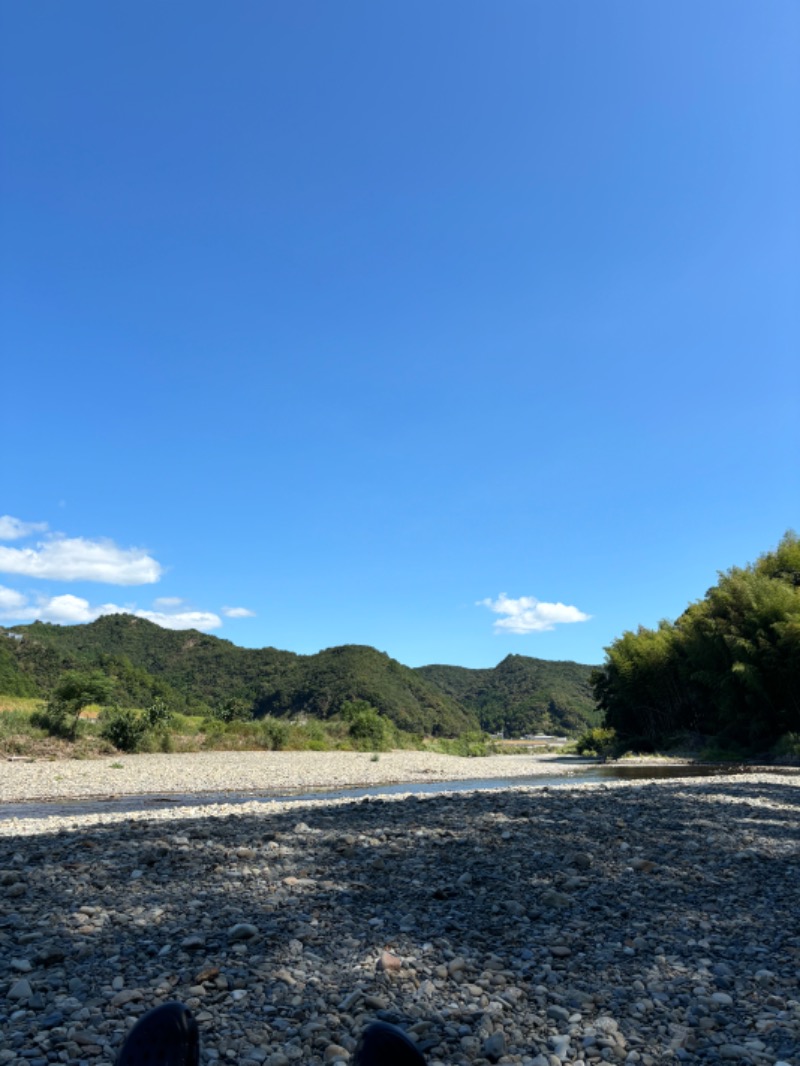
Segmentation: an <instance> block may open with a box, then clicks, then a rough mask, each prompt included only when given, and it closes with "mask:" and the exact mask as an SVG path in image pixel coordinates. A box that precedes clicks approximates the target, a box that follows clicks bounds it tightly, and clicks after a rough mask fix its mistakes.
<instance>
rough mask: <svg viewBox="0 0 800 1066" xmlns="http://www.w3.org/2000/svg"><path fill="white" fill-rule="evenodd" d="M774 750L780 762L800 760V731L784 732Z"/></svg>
mask: <svg viewBox="0 0 800 1066" xmlns="http://www.w3.org/2000/svg"><path fill="white" fill-rule="evenodd" d="M772 751H773V754H774V755H775V756H776V758H777V759H778V760H780V762H783V763H795V762H800V733H784V734H783V736H782V737H781V738H780V740H779V741H778V743H777V744H776V745H775V747H774V748H773V749H772Z"/></svg>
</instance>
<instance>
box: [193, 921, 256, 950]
mask: <svg viewBox="0 0 800 1066" xmlns="http://www.w3.org/2000/svg"><path fill="white" fill-rule="evenodd" d="M256 936H258V928H257V927H256V926H255V925H251V924H250V922H237V923H236V925H232V926H231V927H230V929H229V930H228V940H230V941H231V942H232V943H235V942H237V941H241V940H252V939H253V937H256ZM200 946H202V945H200Z"/></svg>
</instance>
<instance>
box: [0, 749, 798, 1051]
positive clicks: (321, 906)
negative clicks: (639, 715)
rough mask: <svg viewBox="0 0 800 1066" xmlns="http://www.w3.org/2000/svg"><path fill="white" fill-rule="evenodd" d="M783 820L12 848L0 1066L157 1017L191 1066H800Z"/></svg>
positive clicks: (107, 829)
mask: <svg viewBox="0 0 800 1066" xmlns="http://www.w3.org/2000/svg"><path fill="white" fill-rule="evenodd" d="M278 754H281V753H278ZM141 758H142V757H137V759H136V762H137V763H138V762H139V760H140V759H141ZM145 758H148V759H152V760H158V759H159V758H160V757H158V756H150V757H145ZM165 758H167V759H168V760H169V761H170V762H172V760H173V759H174V756H168V757H165ZM195 758H196V757H194V756H193V757H192V760H193V761H194V759H195ZM295 758H296V755H294V756H293V759H295ZM339 758H340V756H339V755H336V756H335V759H336V760H337V761H338V760H339ZM368 758H369V757H367V759H368ZM234 759H235V760H237V762H238V760H240V759H241V756H240V755H238V754H237V755H235V756H234ZM384 759H386V760H387V761H388V757H387V756H382V757H381V760H380V761H379V763H378V764H372V765H377V766H378V767H380V764H381V763H383V762H384ZM121 761H122V760H121ZM245 761H246V760H245ZM346 761H347V762H350V761H351V760H346ZM464 761H465V762H466V761H467V760H464ZM502 761H503V763H504V770H503V776H504V777H507V776H509V773H508V768H507V763H508V762H509V761H511V760H508V759H505V758H503V760H502ZM275 762H276V765H278V764H280V762H281V760H276V761H275ZM470 762H472V764H473V765H474V760H472V761H470ZM481 762H482V763H483V760H481ZM448 764H449V760H448ZM65 765H66V764H64V763H58V764H51V766H50V770H51V772H53V771H56V772H58V773H61V772H62V771H63V769H64V767H65ZM157 765H158V762H154V763H153V766H157ZM221 765H222V764H221V763H217V767H218V771H220V770H221ZM296 765H297V764H296ZM431 765H432V766H433V764H431ZM34 767H37V764H26V767H25V768H26V769H28V770H31V769H33V768H34ZM37 768H38V767H37ZM82 768H84V769H86V764H84V765H83V767H82ZM5 769H6V768H5V767H3V768H2V770H3V771H4V770H5ZM14 769H15V771H16V764H14ZM215 772H216V771H215ZM548 772H550V768H548ZM111 773H114V771H111ZM530 773H531V770H530V767H527V768H526V769H525V775H526V776H527V775H529V774H530ZM471 775H472V776H474V769H473V770H471ZM452 776H455V775H452ZM98 780H100V778H98ZM360 780H363V779H360ZM294 783H295V782H291V784H294ZM324 783H325V784H330V783H331V782H330V780H328V781H326V782H324ZM336 783H337V784H338V783H340V781H339V780H337V781H336ZM342 783H343V782H342ZM348 783H354V782H353V781H352V779H350V780H349V782H348ZM60 784H61V783H59V785H60ZM303 784H304V785H307V784H308V783H307V782H303ZM192 786H193V787H194V788H200V787H208V786H205V785H203V786H201V785H200V784H199V782H198V781H197V779H194V780H193V781H192ZM4 787H5V782H4ZM157 787H158V786H157V785H156V784H155V780H154V779H152V778H151V779H150V780H149V781H148V784H147V786H146V791H148V792H150V791H153V789H154V788H157ZM180 787H181V788H182V789H183V788H185V787H186V786H185V785H183V784H182V785H181V786H180ZM211 787H218V786H211ZM228 787H232V786H231V785H230V783H229V784H228ZM235 787H237V788H240V787H242V786H241V782H240V781H238V780H237V781H236V785H235ZM253 787H259V788H263V787H265V784H264V782H263V781H262V782H261V783H259V784H257V785H254V786H253ZM269 787H271V786H269ZM278 787H285V785H283V784H281V785H279V786H278ZM59 794H61V795H63V793H59ZM73 794H74V793H73ZM84 794H85V793H84ZM17 795H18V794H17ZM37 795H41V794H37ZM48 795H52V793H49V794H48ZM799 807H800V776H799V775H798V774H797V773H796V772H791V771H787V772H786V773H785V774H783V773H780V774H775V773H771V774H760V773H752V774H745V775H740V776H735V777H733V776H730V777H717V778H712V779H709V778H705V779H691V780H689V779H684V780H678V781H670V782H646V783H641V782H637V783H629V782H614V783H612V784H600V785H594V784H593V785H581V786H577V787H559V788H546V787H544V788H542V787H539V788H530V787H524V788H523V787H518V788H508V789H504V790H502V791H493V792H484V793H481V792H471V793H460V794H459V793H449V794H445V795H436V796H414V797H393V798H390V799H389V798H379V799H378V798H372V799H362V800H359V801H353V800H339V801H335V802H325V801H320V800H316V801H308V800H304V801H295V802H281V803H278V804H275V805H272V806H269V807H266V806H264V805H263V804H255V803H253V804H244V805H242V806H238V807H236V808H233V807H231V806H227V805H225V804H224V803H220V804H218V805H214V806H211V807H205V808H202V809H197V808H194V809H192V808H188V809H187V808H182V809H181V810H180V811H170V810H159V811H143V812H136V813H135V814H134V815H131V814H127V815H109V816H105V817H104V816H102V815H86V816H80V817H77V818H75V817H64V818H49V819H47V820H43V821H41V822H29V821H24V822H19V823H18V824H16V825H15V824H14V823H13V822H11V823H6V824H4V825H3V826H2V831H0V1066H48V1064H49V1063H53V1064H58V1063H63V1064H64V1066H101V1064H103V1066H104V1064H106V1063H111V1062H112V1061H113V1059H114V1056H115V1054H116V1052H117V1050H118V1048H119V1046H120V1043H121V1041H122V1040H123V1038H124V1034H125V1032H126V1031H127V1030H128V1028H129V1027H130V1026H131V1025H132V1024H133V1022H134V1020H135V1019H136V1018H137V1017H139V1016H140V1015H141V1014H142V1013H143V1012H144V1011H145V1010H147V1009H149V1008H150V1007H152V1006H155V1005H156V1004H158V1003H161V1002H165V1001H167V1000H171V999H180V1000H182V1001H184V1002H186V1003H188V1004H189V1006H190V1007H191V1008H192V1010H193V1011H194V1012H195V1014H196V1016H197V1018H198V1021H199V1024H200V1029H201V1034H202V1042H203V1051H202V1059H203V1063H204V1066H224V1064H226V1063H230V1064H233V1063H235V1064H236V1066H301V1064H312V1066H347V1063H348V1062H349V1060H350V1058H351V1055H352V1052H353V1050H354V1047H355V1041H356V1039H357V1037H358V1034H359V1033H360V1032H361V1031H362V1029H363V1027H364V1026H365V1025H366V1024H368V1023H369V1021H371V1020H373V1019H375V1018H383V1019H385V1020H388V1021H392V1022H394V1023H395V1024H399V1025H401V1026H402V1027H403V1028H404V1029H405V1030H406V1031H407V1032H408V1033H409V1034H410V1035H411V1037H412V1038H413V1039H414V1040H415V1041H416V1042H417V1043H418V1045H419V1046H420V1048H421V1049H422V1051H423V1052H424V1053H425V1055H426V1057H427V1058H428V1060H429V1062H430V1063H431V1064H432V1066H472V1064H475V1066H495V1064H500V1066H505V1064H508V1066H511V1064H515V1066H517V1064H518V1066H562V1064H568V1066H569V1064H571V1066H592V1064H597V1066H602V1064H603V1063H605V1062H610V1063H641V1064H642V1066H658V1064H660V1063H673V1062H675V1063H677V1062H685V1063H722V1064H725V1063H728V1062H731V1063H747V1064H753V1066H759V1064H767V1066H776V1064H778V1063H783V1064H787V1066H800V922H799V921H798V916H800V818H798V813H799Z"/></svg>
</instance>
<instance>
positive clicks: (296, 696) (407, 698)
mask: <svg viewBox="0 0 800 1066" xmlns="http://www.w3.org/2000/svg"><path fill="white" fill-rule="evenodd" d="M354 699H362V700H366V701H367V702H368V703H371V704H372V705H373V706H374V707H377V708H378V709H379V710H381V711H382V712H383V713H384V714H386V715H387V716H388V717H389V718H391V719H392V720H393V721H394V722H395V723H396V724H397V725H398V726H399V727H400V728H401V729H405V730H408V731H410V732H413V733H431V734H433V735H437V734H442V735H445V736H455V735H457V734H459V733H463V732H465V731H466V730H470V729H476V728H477V724H478V723H477V718H476V716H475V715H474V714H472V713H471V712H470V711H469V710H466V709H465V708H464V707H463V706H461V705H459V703H458V701H456V700H454V699H453V698H452V697H451V696H450V695H449V694H448V693H446V692H444V691H442V690H440V689H439V688H438V687H437V686H434V685H432V684H431V683H430V682H428V681H427V680H426V679H425V678H423V677H421V676H420V675H419V673H418V671H415V670H412V669H410V668H409V667H408V666H403V665H402V663H399V662H397V660H395V659H390V658H389V656H388V655H385V654H384V653H383V652H379V651H376V650H375V649H374V648H370V647H366V646H364V645H358V644H346V645H344V646H343V647H340V648H327V649H326V650H325V651H321V652H319V653H318V654H317V655H302V656H301V655H298V656H295V657H294V662H293V663H292V664H291V665H290V666H289V668H288V669H287V670H286V671H285V672H284V674H283V676H282V678H281V680H280V682H279V683H278V684H277V685H276V687H274V688H272V689H271V690H270V691H267V692H265V693H264V695H263V696H262V697H261V698H260V699H259V700H258V701H257V702H256V712H257V713H258V714H270V715H283V714H308V715H312V716H314V717H319V718H327V717H329V716H330V715H331V714H334V713H336V711H338V710H339V708H340V707H341V705H342V703H343V702H345V701H346V700H354Z"/></svg>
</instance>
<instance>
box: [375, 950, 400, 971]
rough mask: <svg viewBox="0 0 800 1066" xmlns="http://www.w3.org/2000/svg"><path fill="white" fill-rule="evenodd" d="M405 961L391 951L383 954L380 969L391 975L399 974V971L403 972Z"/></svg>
mask: <svg viewBox="0 0 800 1066" xmlns="http://www.w3.org/2000/svg"><path fill="white" fill-rule="evenodd" d="M402 968H403V960H402V959H401V958H399V957H398V956H397V955H394V954H393V953H392V952H391V951H383V952H381V957H380V958H379V959H378V969H379V970H385V971H388V972H390V973H397V971H398V970H402Z"/></svg>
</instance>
